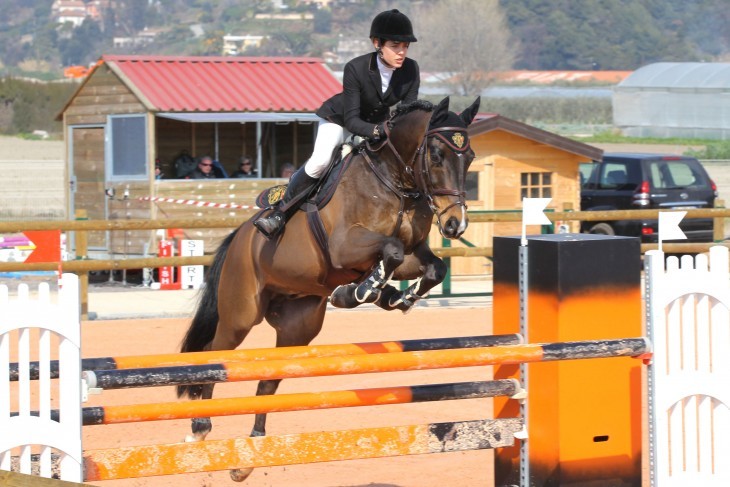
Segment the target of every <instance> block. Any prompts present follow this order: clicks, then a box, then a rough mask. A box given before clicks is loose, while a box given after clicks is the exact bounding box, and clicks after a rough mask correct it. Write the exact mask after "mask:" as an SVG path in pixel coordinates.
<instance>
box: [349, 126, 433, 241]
mask: <svg viewBox="0 0 730 487" xmlns="http://www.w3.org/2000/svg"><path fill="white" fill-rule="evenodd" d="M384 127H385V140H384V141H383V142H381V143H380V145H378V146H377V147H373V146H372V145H371V144H370V142H369V141H368V142H366V143H365V146H366V147H367V150H363V151H361V153H362V155H363V157H364V158H365V161H366V162H367V163H368V166H370V170H372V171H373V174H375V176H376V177H377V178H378V180H379V181H380V182H381V183H383V185H384V186H385V187H386V188H388V189H389V190H390V191H392V192H393V193H394V194H395V195H396V196H397V197H398V199H399V201H400V205H399V208H398V219H397V220H396V222H395V228H394V229H393V233H392V234H391V236H393V237H395V236H396V235H398V232H399V231H400V227H401V225H402V224H403V215H404V214H405V208H406V199H409V198H410V199H414V200H415V199H418V198H419V197H420V196H421V193H420V191H417V190H415V189H416V188H413V189H411V188H404V187H398V186H397V185H396V184H395V183H394V182H393V181H391V180H390V179H388V178H387V177H386V176H385V175H384V174H383V173H381V172H380V171H378V168H377V167H376V166H375V164H374V163H373V160H372V159H371V158H370V156H369V155H368V151H369V152H380V150H382V149H383V147H386V146H387V147H388V148H389V149H390V151H391V152H392V153H393V155H394V156H395V158H396V159H397V161H398V162H399V163H400V166H401V168H402V169H403V171H404V172H405V173H406V174H407V175H408V176H409V177H411V178H413V167H412V165H413V162H414V161H415V160H416V158H418V156H419V155H423V153H424V149H425V146H426V137H424V138H423V142H421V145H420V146H419V147H418V150H416V153H415V154H414V155H413V159H412V160H411V164H407V163H406V162H405V161H404V160H403V158H402V157H401V155H400V154H399V153H398V151H397V150H396V148H395V146H394V145H393V143H392V142H391V141H390V124H389V123H386V124H385V125H384ZM401 174H402V173H401ZM401 179H402V177H401Z"/></svg>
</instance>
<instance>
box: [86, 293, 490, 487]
mask: <svg viewBox="0 0 730 487" xmlns="http://www.w3.org/2000/svg"><path fill="white" fill-rule="evenodd" d="M187 326H188V320H187V319H161V320H115V321H90V322H85V323H84V324H83V334H82V336H83V356H84V357H97V356H114V355H117V356H119V355H132V354H148V353H167V352H176V351H177V346H178V343H179V342H180V340H181V339H182V336H183V334H184V332H185V331H186V329H187ZM490 332H491V307H485V308H467V309H465V308H438V309H432V308H429V309H424V308H417V309H415V310H413V311H412V312H411V313H410V314H408V315H405V316H403V315H402V314H400V313H398V314H396V313H385V312H382V311H379V310H368V311H335V312H329V313H328V314H327V316H326V319H325V325H324V329H323V331H322V333H321V334H320V335H319V336H318V337H317V338H316V340H315V342H314V343H320V344H324V343H351V342H362V341H382V340H401V339H415V338H428V337H441V336H466V335H482V334H489V333H490ZM273 342H274V332H273V329H272V328H271V327H269V326H268V325H266V324H262V325H260V326H257V327H255V328H254V330H253V331H252V332H251V334H250V335H249V337H248V338H247V340H246V341H245V342H244V345H243V346H244V347H245V348H254V347H270V346H272V344H273ZM490 377H491V367H471V368H466V369H451V370H439V371H419V372H401V373H393V374H387V375H386V374H363V375H357V376H350V377H324V378H318V379H291V380H284V381H283V382H282V384H281V387H280V388H279V392H283V393H286V392H311V391H326V390H342V389H348V388H371V387H379V386H387V385H393V386H394V385H406V384H408V385H410V384H425V383H439V382H454V381H456V382H458V381H469V380H486V379H489V378H490ZM254 393H255V383H253V382H251V383H248V382H246V383H231V384H219V385H218V386H216V393H215V396H214V397H233V396H249V395H253V394H254ZM174 400H176V398H175V394H174V391H173V388H172V387H161V388H147V389H128V390H120V391H107V392H104V393H102V394H101V395H97V396H91V398H90V401H89V402H88V403H87V404H86V405H87V406H95V405H111V404H141V403H146V402H165V401H174ZM491 414H492V404H491V400H489V399H470V400H463V401H445V402H436V403H430V404H429V403H421V404H403V405H393V406H382V407H360V408H346V409H330V410H321V411H303V412H288V413H275V414H270V415H269V421H268V425H267V433H268V434H272V435H280V434H289V433H299V432H308V431H322V430H339V429H349V428H364V427H375V426H391V425H406V424H422V423H424V424H425V423H430V422H440V421H458V420H469V419H480V418H490V417H492V416H491ZM252 424H253V417H252V416H231V417H221V418H213V431H212V433H211V434H210V436H209V437H208V438H209V439H222V438H230V437H235V436H242V435H243V436H247V435H248V434H249V432H250V430H251V426H252ZM189 429H190V421H189V420H173V421H159V422H155V423H132V424H122V425H103V426H90V427H85V428H84V442H85V443H84V449H85V450H88V449H99V448H115V447H120V446H130V445H147V444H157V443H175V442H178V441H181V440H182V439H183V438H184V436H185V435H186V434H187V433H189ZM491 462H492V452H491V451H489V450H483V451H475V452H456V453H447V454H439V455H418V456H410V457H396V458H386V459H375V460H356V461H345V462H333V463H320V464H311V465H295V466H287V467H273V468H261V469H257V470H255V471H254V473H253V474H252V475H251V477H249V479H248V480H247V481H246V482H245V483H244V484H242V485H249V486H261V487H264V486H283V485H286V486H290V487H315V486H316V487H335V486H340V487H345V486H347V487H364V486H379V487H396V486H397V487H429V486H433V487H442V486H443V485H454V484H459V485H460V486H463V487H469V486H490V485H492V468H491ZM94 485H99V486H109V487H131V486H144V487H163V486H164V487H173V486H174V487H213V486H216V487H217V486H225V485H240V484H236V483H235V482H233V481H231V480H230V478H229V475H228V472H214V473H201V474H187V475H178V476H165V477H150V478H144V479H129V480H115V481H105V482H95V483H94Z"/></svg>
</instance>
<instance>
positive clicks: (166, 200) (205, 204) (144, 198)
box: [139, 196, 259, 210]
mask: <svg viewBox="0 0 730 487" xmlns="http://www.w3.org/2000/svg"><path fill="white" fill-rule="evenodd" d="M139 199H140V201H156V202H160V203H174V204H177V205H189V206H197V207H200V208H232V209H239V208H240V209H243V210H258V209H259V207H258V206H251V205H237V204H235V203H211V202H210V201H200V200H179V199H175V198H161V197H158V196H142V197H141V198H139Z"/></svg>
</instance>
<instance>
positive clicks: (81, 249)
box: [74, 210, 89, 320]
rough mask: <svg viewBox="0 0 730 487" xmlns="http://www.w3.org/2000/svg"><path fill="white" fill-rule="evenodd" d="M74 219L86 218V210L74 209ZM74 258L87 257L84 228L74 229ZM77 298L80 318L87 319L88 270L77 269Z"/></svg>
mask: <svg viewBox="0 0 730 487" xmlns="http://www.w3.org/2000/svg"><path fill="white" fill-rule="evenodd" d="M74 216H75V219H76V220H77V221H78V220H88V219H89V217H88V214H87V213H86V210H76V212H75V214H74ZM75 241H76V260H86V259H87V258H88V255H87V254H88V251H89V247H88V241H89V240H88V232H86V230H76V238H75ZM79 300H80V301H81V319H82V320H88V319H89V272H88V271H79Z"/></svg>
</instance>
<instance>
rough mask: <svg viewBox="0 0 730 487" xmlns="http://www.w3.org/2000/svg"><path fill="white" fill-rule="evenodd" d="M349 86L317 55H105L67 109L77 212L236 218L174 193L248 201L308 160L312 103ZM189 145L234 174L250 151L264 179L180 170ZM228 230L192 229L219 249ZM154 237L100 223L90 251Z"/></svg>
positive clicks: (128, 248) (71, 205) (71, 191)
mask: <svg viewBox="0 0 730 487" xmlns="http://www.w3.org/2000/svg"><path fill="white" fill-rule="evenodd" d="M341 89H342V86H341V84H340V82H339V81H338V80H337V79H336V78H335V77H334V75H333V74H332V73H331V71H330V70H329V69H328V68H327V67H326V66H325V64H324V63H323V61H322V60H320V59H315V58H285V57H282V58H265V57H257V58H247V57H178V56H103V57H102V58H101V59H100V60H99V63H98V64H97V65H96V67H95V68H94V69H93V70H92V72H91V73H90V74H89V75H88V76H87V77H86V79H85V80H84V81H83V83H82V84H81V85H80V86H79V88H78V89H77V90H76V92H75V93H74V94H73V96H72V97H71V98H70V99H69V101H68V103H67V104H66V106H65V107H64V108H63V110H62V111H61V113H60V114H59V116H58V117H59V119H62V120H63V125H64V134H65V140H66V160H67V164H66V167H67V174H66V181H67V185H66V187H67V188H68V191H67V199H66V205H67V208H68V211H69V215H74V212H75V210H78V209H83V210H86V212H87V214H88V217H89V218H90V219H118V218H184V217H193V216H204V214H205V216H209V215H210V214H211V212H214V211H217V212H218V213H217V214H216V216H229V215H230V210H228V211H227V210H225V209H219V210H215V209H211V208H210V207H208V208H200V207H196V206H193V205H189V204H188V205H186V204H180V203H171V202H167V200H185V201H188V202H189V201H200V202H207V203H212V204H222V203H237V204H244V205H251V204H252V203H253V198H254V196H255V194H257V193H258V192H259V191H260V190H261V189H263V188H265V187H268V186H271V185H273V184H275V183H277V182H278V180H277V178H278V176H279V171H280V169H281V167H282V166H283V165H285V164H287V163H292V164H294V165H295V166H299V165H301V164H302V163H304V161H305V160H306V159H307V158H308V157H309V155H310V153H311V151H312V147H313V143H314V137H315V132H316V120H317V117H316V115H315V114H314V112H315V111H316V109H317V108H318V107H319V106H320V104H321V103H322V101H323V100H325V99H327V98H328V97H330V96H332V95H333V94H335V93H337V92H339V91H340V90H341ZM182 154H188V155H190V156H192V157H200V156H203V155H209V156H211V157H212V158H213V159H215V160H216V161H219V163H220V167H222V168H223V169H224V170H225V171H226V172H227V173H228V174H231V173H233V172H234V171H235V170H236V169H237V167H238V161H239V159H240V158H241V156H243V155H247V156H250V157H252V158H253V159H254V161H255V164H256V166H257V172H258V177H256V178H253V179H217V180H193V179H180V177H181V175H180V174H179V173H178V172H177V171H176V167H175V161H176V160H177V159H178V158H179V157H180V156H181V155H182ZM156 162H158V163H159V164H160V166H161V169H162V173H163V179H161V180H157V179H155V164H156ZM272 178H273V179H272ZM239 211H240V210H239ZM234 214H235V213H234ZM228 231H229V230H223V231H221V230H217V231H216V230H210V231H206V230H201V231H196V232H195V233H194V234H190V235H188V236H189V237H194V238H202V239H205V240H206V249H208V250H212V248H213V246H214V244H215V243H216V240H217V239H218V237H220V236H221V235H224V234H226V233H228ZM154 242H155V235H154V232H149V231H144V232H143V231H136V232H132V231H130V232H96V234H93V235H90V237H89V248H90V249H91V250H92V252H93V251H98V252H101V253H104V254H108V253H122V254H127V255H140V254H145V253H147V252H151V253H153V252H154V248H152V247H153V246H154Z"/></svg>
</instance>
